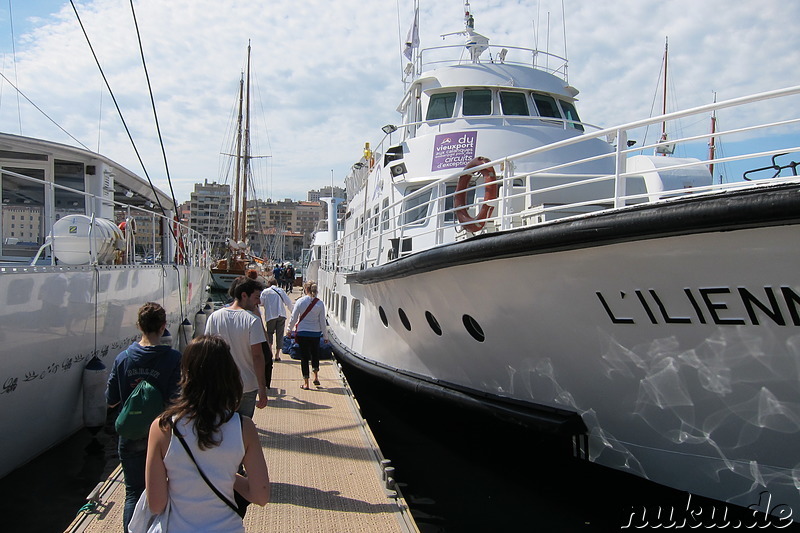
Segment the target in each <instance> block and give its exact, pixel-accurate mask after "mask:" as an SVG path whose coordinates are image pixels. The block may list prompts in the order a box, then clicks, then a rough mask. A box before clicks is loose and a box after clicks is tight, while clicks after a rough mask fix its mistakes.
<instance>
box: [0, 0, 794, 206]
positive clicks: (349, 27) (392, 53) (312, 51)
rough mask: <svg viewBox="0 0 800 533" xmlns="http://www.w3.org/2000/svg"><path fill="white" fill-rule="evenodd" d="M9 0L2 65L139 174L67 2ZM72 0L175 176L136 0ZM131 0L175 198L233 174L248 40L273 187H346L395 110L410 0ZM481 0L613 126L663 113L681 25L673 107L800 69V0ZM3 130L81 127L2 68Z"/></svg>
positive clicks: (160, 177)
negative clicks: (563, 69)
mask: <svg viewBox="0 0 800 533" xmlns="http://www.w3.org/2000/svg"><path fill="white" fill-rule="evenodd" d="M0 3H1V4H2V5H0V72H2V73H3V75H4V76H6V77H7V78H9V79H10V80H11V81H12V82H14V84H15V85H17V87H19V89H20V90H21V91H22V92H23V93H24V94H25V95H26V96H27V97H28V98H30V100H32V101H33V102H34V103H35V104H36V106H38V107H39V108H40V109H41V110H42V111H44V112H45V113H46V114H47V115H48V116H49V117H50V118H51V119H52V120H53V121H55V122H56V123H58V125H59V126H60V127H61V128H63V129H64V130H66V131H67V132H69V133H70V134H71V135H72V136H74V137H75V138H77V139H78V140H80V141H81V142H82V143H83V144H85V145H86V146H87V147H88V148H89V149H91V150H93V151H97V152H100V153H102V154H103V155H105V156H107V157H109V158H111V159H113V160H115V161H117V162H118V163H121V164H123V165H124V166H125V167H127V168H128V169H130V170H132V171H134V172H136V173H137V174H140V175H143V174H144V173H143V171H142V165H141V164H140V163H139V161H138V160H137V158H136V155H135V153H134V151H133V149H132V148H131V144H130V141H129V140H128V138H127V135H126V134H125V132H124V129H123V128H122V126H121V121H120V119H119V117H118V115H117V113H116V111H115V110H114V108H113V103H112V101H111V98H110V96H109V95H108V92H107V91H106V90H105V87H104V85H103V82H102V79H101V77H100V73H99V70H98V68H97V66H96V64H95V62H94V59H93V57H92V54H91V52H90V50H89V46H88V44H87V42H86V39H85V37H84V36H83V33H82V30H81V27H80V25H79V23H78V20H77V17H76V16H75V12H74V11H73V8H72V5H71V4H70V2H69V1H68V0H66V1H60V0H0ZM74 4H75V6H76V7H77V10H78V14H79V15H80V18H81V21H82V22H83V25H84V27H85V29H86V32H87V34H88V36H89V39H90V40H91V43H92V46H93V47H94V50H95V52H96V54H97V56H98V58H99V61H100V63H101V65H102V67H103V70H104V72H105V73H106V76H107V77H108V79H109V83H110V85H111V89H112V90H113V92H114V95H115V96H116V98H117V100H118V102H119V105H120V107H121V109H122V112H123V116H124V117H125V121H126V122H127V124H128V127H129V128H130V130H131V132H132V135H133V138H134V141H135V142H136V145H137V147H138V149H139V152H140V153H141V154H142V159H143V161H144V165H145V168H146V169H147V173H148V174H149V175H150V177H151V178H152V179H153V181H154V183H155V184H156V186H158V187H159V188H160V189H162V190H164V191H169V185H168V184H167V180H166V170H165V164H164V159H163V156H162V152H161V148H160V145H159V144H158V135H157V131H156V127H155V122H154V118H153V112H152V109H151V103H150V96H149V93H148V90H147V85H146V79H145V76H144V71H143V69H142V63H141V57H140V52H139V45H138V42H137V38H136V33H135V26H134V22H133V16H132V12H131V3H130V1H129V0H74ZM463 7H464V4H463V1H461V0H446V1H445V0H436V1H426V0H420V40H421V43H422V47H423V48H424V47H426V46H437V45H439V44H442V43H444V44H457V43H459V42H460V41H459V40H458V39H460V38H458V37H448V38H446V39H445V40H443V38H442V37H441V34H444V33H449V32H456V31H460V30H462V29H463ZM9 8H10V10H9ZM134 8H135V14H136V21H137V22H138V26H139V30H140V33H141V40H142V45H143V47H144V56H145V59H146V64H147V70H148V74H149V77H150V80H151V84H152V88H153V94H154V99H155V102H156V109H157V112H158V120H159V125H160V129H161V133H162V136H163V139H164V146H165V151H166V157H167V163H168V168H169V174H170V177H171V180H172V187H173V189H174V191H175V196H176V198H177V200H178V202H182V201H184V200H188V199H189V194H190V192H191V191H192V190H193V188H194V184H195V183H198V182H203V181H204V180H208V181H209V182H212V181H217V182H219V183H230V179H231V178H230V177H229V176H228V175H227V172H226V169H227V168H229V166H230V160H231V158H230V157H228V156H226V155H224V154H225V153H228V152H229V151H230V148H229V147H228V139H229V138H230V134H231V131H232V127H233V121H234V118H235V105H236V98H237V91H238V84H239V79H240V76H241V72H242V70H243V69H244V66H245V58H246V49H247V45H248V41H249V42H250V44H251V46H252V59H251V62H252V63H251V71H252V80H253V81H252V83H253V86H252V89H251V90H252V94H253V111H252V115H251V120H252V126H251V131H252V145H253V149H252V152H251V153H252V154H253V155H257V156H262V157H261V158H260V159H259V160H257V164H256V165H255V166H256V171H255V172H256V174H255V179H256V188H257V191H258V196H259V197H261V198H272V199H274V200H279V199H285V198H291V199H294V200H304V199H305V198H306V192H307V191H308V190H310V189H319V188H320V187H323V186H326V185H329V184H331V183H333V184H334V185H337V186H343V182H344V178H345V176H346V174H347V171H348V169H349V168H350V167H351V166H352V164H353V163H355V162H356V161H357V160H358V159H359V157H361V155H362V152H363V146H364V143H365V142H372V143H373V144H374V143H377V142H378V141H379V140H380V139H381V136H382V134H381V131H380V128H381V126H383V125H385V124H391V123H398V122H399V114H398V113H397V112H396V108H397V105H398V104H399V102H400V100H401V98H402V95H403V84H402V81H401V68H402V66H403V61H401V59H402V54H401V52H402V46H401V42H403V41H405V37H406V33H407V31H408V28H409V27H410V25H411V21H412V17H413V6H412V3H411V2H410V1H405V0H403V1H400V0H394V1H392V0H370V1H365V0H337V1H336V2H330V1H329V0H324V1H323V0H306V1H302V2H300V1H297V0H169V1H168V2H167V1H164V0H136V1H135V2H134ZM471 11H472V13H473V15H474V16H475V21H476V22H475V29H476V31H478V32H480V33H482V34H483V35H485V36H487V37H489V38H490V39H491V41H490V42H491V44H493V45H494V44H505V45H512V46H521V47H530V48H533V47H535V46H537V45H538V48H539V49H542V50H547V51H550V52H551V53H554V54H557V55H561V56H566V57H567V58H568V59H569V82H570V84H571V85H573V86H574V87H576V88H577V89H578V90H580V94H579V95H578V102H577V106H578V111H579V113H580V115H581V118H582V119H583V120H584V121H585V122H589V123H591V124H596V125H599V126H603V127H607V126H612V125H615V124H620V123H624V122H630V121H634V120H639V119H643V118H647V117H649V116H652V115H657V114H659V113H660V111H659V109H658V108H659V107H660V104H655V107H656V109H655V110H654V109H653V107H654V100H655V99H656V95H657V94H658V98H660V92H659V76H660V72H661V66H662V59H663V53H664V44H665V39H667V38H668V39H669V72H670V78H669V84H668V94H669V97H668V110H671V111H674V110H678V109H684V108H689V107H695V106H699V105H704V104H708V103H710V102H711V101H712V99H713V97H714V93H715V92H716V97H717V99H718V100H726V99H729V98H734V97H739V96H744V95H747V94H752V93H757V92H762V91H767V90H772V89H777V88H782V87H788V86H792V85H797V84H800V71H799V70H798V69H797V64H798V59H800V34H798V32H796V31H793V30H792V28H794V27H795V26H796V25H797V23H798V22H800V2H785V1H783V0H759V1H757V2H730V1H723V0H702V1H697V0H668V1H664V0H593V1H585V0H564V1H563V3H562V2H561V1H557V0H539V1H536V0H472V1H471ZM12 20H13V26H12ZM12 28H13V39H12ZM548 28H549V30H548ZM776 119H777V117H776ZM718 120H719V121H720V122H721V123H724V121H725V120H736V117H733V116H726V115H725V114H724V112H721V113H720V114H719V115H718ZM0 131H2V132H6V133H12V134H23V135H26V136H30V137H37V138H42V139H47V140H51V141H57V142H62V143H65V144H76V142H75V141H74V140H72V139H71V138H70V137H68V136H67V135H66V134H65V133H63V132H62V131H61V129H59V128H58V127H56V126H55V125H54V124H53V123H52V122H51V121H50V120H48V119H47V118H45V117H44V116H43V115H42V113H40V111H38V110H36V109H35V108H34V107H33V106H32V105H30V104H29V103H28V102H27V101H25V100H24V99H23V98H18V97H17V94H16V93H15V91H14V90H13V88H11V87H10V86H9V85H8V83H6V82H5V80H0Z"/></svg>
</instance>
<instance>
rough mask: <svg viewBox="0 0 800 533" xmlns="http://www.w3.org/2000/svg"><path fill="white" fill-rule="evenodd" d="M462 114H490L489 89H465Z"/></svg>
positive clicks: (490, 92) (490, 98)
mask: <svg viewBox="0 0 800 533" xmlns="http://www.w3.org/2000/svg"><path fill="white" fill-rule="evenodd" d="M463 105H464V110H463V114H464V116H475V115H491V114H492V91H491V89H466V90H465V91H464V104H463Z"/></svg>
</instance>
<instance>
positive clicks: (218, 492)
mask: <svg viewBox="0 0 800 533" xmlns="http://www.w3.org/2000/svg"><path fill="white" fill-rule="evenodd" d="M241 423H242V417H241V416H240V417H239V424H240V425H241ZM172 432H173V433H174V434H175V436H176V437H178V440H179V441H181V444H182V445H183V449H184V450H186V453H187V454H189V458H190V459H191V460H192V462H193V463H194V466H196V467H197V471H198V472H200V477H202V478H203V481H205V482H206V485H208V487H209V488H210V489H211V490H212V491H214V494H216V495H217V497H218V498H219V499H220V500H222V501H223V502H225V503H226V504H227V505H228V507H230V508H231V509H233V511H234V512H235V513H236V514H239V508H238V507H237V506H236V505H234V504H233V503H231V501H230V500H229V499H228V498H226V497H225V495H224V494H222V493H221V492H220V491H219V490H217V487H215V486H214V484H213V483H211V480H210V479H208V478H207V477H206V475H205V474H204V473H203V470H202V469H201V468H200V465H199V464H197V460H196V459H195V458H194V454H193V453H192V450H190V449H189V445H188V444H186V441H185V440H184V439H183V436H181V434H180V433H178V430H177V428H176V427H175V425H174V424H172Z"/></svg>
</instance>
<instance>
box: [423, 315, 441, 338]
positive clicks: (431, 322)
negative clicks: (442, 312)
mask: <svg viewBox="0 0 800 533" xmlns="http://www.w3.org/2000/svg"><path fill="white" fill-rule="evenodd" d="M425 318H426V319H427V320H428V325H429V326H430V327H431V329H432V330H433V332H434V333H436V334H437V335H439V336H441V334H442V327H441V326H440V325H439V321H438V320H436V317H435V316H433V314H432V313H431V312H430V311H425Z"/></svg>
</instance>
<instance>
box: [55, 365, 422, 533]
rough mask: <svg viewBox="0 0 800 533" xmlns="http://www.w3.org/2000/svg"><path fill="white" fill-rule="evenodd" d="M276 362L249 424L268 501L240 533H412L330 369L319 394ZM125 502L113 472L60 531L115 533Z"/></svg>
mask: <svg viewBox="0 0 800 533" xmlns="http://www.w3.org/2000/svg"><path fill="white" fill-rule="evenodd" d="M283 357H284V358H283V359H282V360H281V361H280V362H277V363H275V366H274V370H273V377H272V388H271V390H270V396H269V403H268V405H267V407H266V408H265V409H261V410H259V409H256V413H255V417H254V421H255V423H256V427H257V428H258V432H259V436H260V440H261V446H262V448H263V450H264V456H265V457H266V459H267V465H268V467H269V475H270V481H271V483H272V497H271V501H270V503H268V504H267V505H266V506H265V507H258V506H255V505H251V506H250V507H249V508H248V511H247V516H246V517H245V519H244V524H245V529H246V531H248V532H256V531H259V532H260V531H270V532H271V533H279V532H284V531H285V532H287V533H289V532H290V533H296V532H297V531H365V532H367V531H368V532H372V531H381V532H392V531H397V532H409V531H412V532H413V531H418V530H417V528H416V525H415V524H414V521H413V519H412V517H411V513H410V511H409V509H408V506H407V505H406V502H405V500H404V499H403V497H402V495H401V494H400V493H399V492H396V491H395V490H389V489H387V488H386V486H385V482H384V481H383V479H382V478H383V474H384V470H383V465H382V461H383V460H384V458H383V456H382V454H381V452H380V449H379V448H378V445H377V443H376V442H375V439H374V437H373V436H372V433H371V431H370V429H369V427H368V426H367V423H366V421H365V420H364V419H363V418H362V417H361V414H360V412H359V409H358V404H357V403H356V400H355V398H354V397H353V395H352V392H351V391H350V389H349V387H348V386H347V384H346V382H345V381H344V379H343V377H342V376H341V374H340V371H339V369H338V366H337V365H336V363H335V361H322V362H321V365H320V381H321V383H322V385H321V387H320V388H318V389H316V390H315V389H314V388H313V386H312V390H308V391H306V390H301V389H300V383H301V379H300V362H299V361H295V360H292V359H290V358H289V356H283ZM198 482H199V483H202V481H198ZM124 496H125V486H124V483H123V476H122V471H121V469H120V468H117V469H116V470H115V471H114V472H113V473H112V474H111V476H110V477H109V479H108V480H106V482H105V483H104V484H103V486H102V489H100V493H99V499H100V504H99V505H98V506H97V508H96V511H95V512H93V513H81V514H79V515H78V517H77V518H76V519H75V520H74V521H73V523H72V524H71V525H70V527H69V528H67V531H69V532H93V531H96V532H100V531H112V530H119V529H121V526H122V507H123V500H124Z"/></svg>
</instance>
